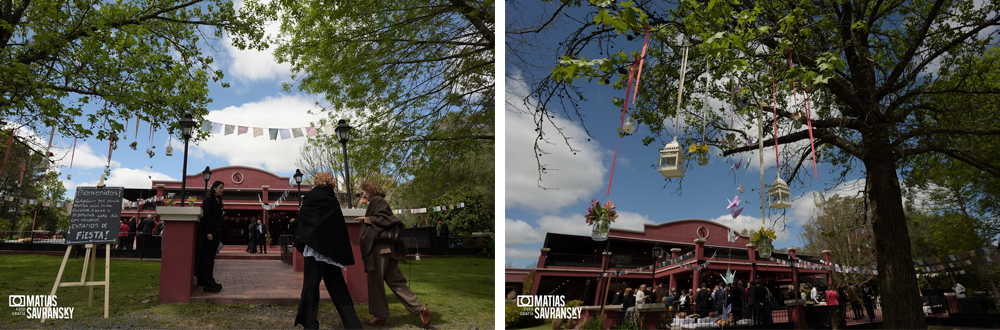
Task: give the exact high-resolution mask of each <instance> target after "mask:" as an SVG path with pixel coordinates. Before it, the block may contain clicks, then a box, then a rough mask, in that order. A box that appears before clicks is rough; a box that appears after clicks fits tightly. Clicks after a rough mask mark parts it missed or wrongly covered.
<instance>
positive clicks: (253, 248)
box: [247, 221, 258, 253]
mask: <svg viewBox="0 0 1000 330" xmlns="http://www.w3.org/2000/svg"><path fill="white" fill-rule="evenodd" d="M257 232H258V227H257V221H250V226H249V227H247V234H249V235H250V237H249V238H247V252H250V253H257Z"/></svg>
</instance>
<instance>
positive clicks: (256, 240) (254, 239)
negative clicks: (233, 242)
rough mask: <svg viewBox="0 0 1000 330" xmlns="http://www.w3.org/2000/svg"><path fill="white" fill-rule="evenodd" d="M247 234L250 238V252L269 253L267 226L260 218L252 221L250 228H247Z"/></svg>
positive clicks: (248, 242) (248, 246)
mask: <svg viewBox="0 0 1000 330" xmlns="http://www.w3.org/2000/svg"><path fill="white" fill-rule="evenodd" d="M247 234H249V236H250V237H249V238H248V239H247V252H250V253H267V245H268V242H267V226H266V225H264V222H263V221H261V220H260V219H258V220H256V221H251V222H250V228H247Z"/></svg>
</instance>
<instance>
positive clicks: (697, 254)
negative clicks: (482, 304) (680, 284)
mask: <svg viewBox="0 0 1000 330" xmlns="http://www.w3.org/2000/svg"><path fill="white" fill-rule="evenodd" d="M694 258H695V260H698V262H697V263H695V265H700V264H701V260H702V259H704V258H705V239H704V238H695V239H694ZM700 284H701V270H699V269H697V268H695V271H694V277H692V279H691V286H693V288H691V290H692V292H698V285H700Z"/></svg>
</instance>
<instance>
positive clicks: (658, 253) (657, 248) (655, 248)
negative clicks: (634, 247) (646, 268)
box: [650, 243, 663, 285]
mask: <svg viewBox="0 0 1000 330" xmlns="http://www.w3.org/2000/svg"><path fill="white" fill-rule="evenodd" d="M662 255H663V248H661V247H660V243H656V245H653V276H652V279H653V282H652V283H651V284H650V285H656V261H657V260H659V259H660V256H662Z"/></svg>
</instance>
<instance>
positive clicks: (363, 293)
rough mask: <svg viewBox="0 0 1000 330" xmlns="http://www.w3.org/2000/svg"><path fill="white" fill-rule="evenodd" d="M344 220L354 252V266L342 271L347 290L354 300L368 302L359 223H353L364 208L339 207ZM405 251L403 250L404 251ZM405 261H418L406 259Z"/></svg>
mask: <svg viewBox="0 0 1000 330" xmlns="http://www.w3.org/2000/svg"><path fill="white" fill-rule="evenodd" d="M341 211H342V212H343V213H344V221H346V222H347V234H348V236H350V240H351V250H352V251H353V252H354V266H348V267H347V271H346V272H344V280H345V282H347V291H349V292H350V293H351V299H354V302H356V303H359V302H368V274H367V273H365V262H364V261H363V260H361V224H360V223H354V218H357V217H363V216H365V209H341ZM404 253H405V251H404ZM406 262H419V261H414V260H412V259H407V261H406Z"/></svg>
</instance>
